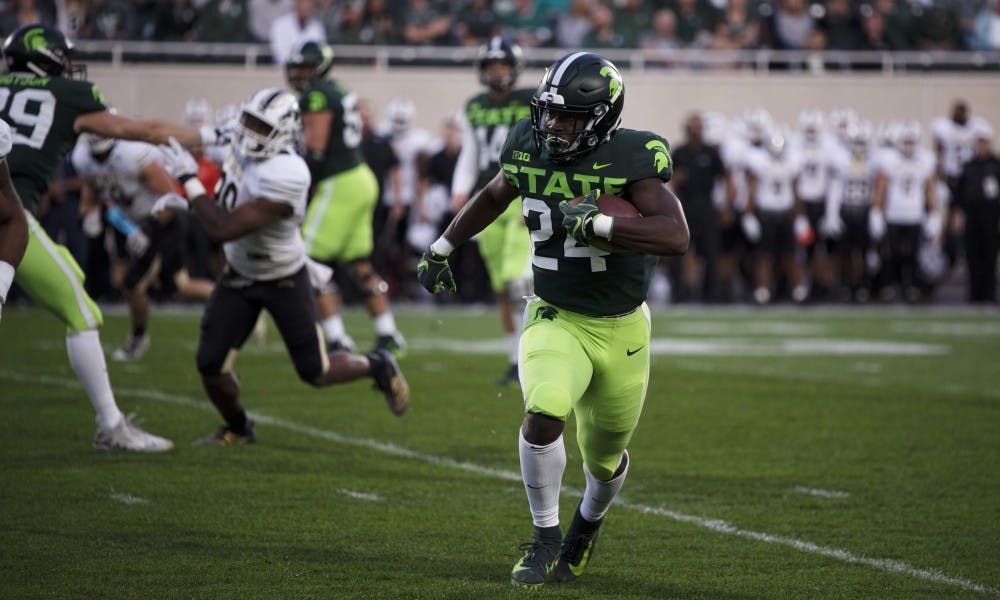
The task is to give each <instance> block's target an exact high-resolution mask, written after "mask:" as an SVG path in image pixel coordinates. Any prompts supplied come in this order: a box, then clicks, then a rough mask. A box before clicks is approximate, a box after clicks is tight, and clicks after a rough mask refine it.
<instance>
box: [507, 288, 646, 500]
mask: <svg viewBox="0 0 1000 600" xmlns="http://www.w3.org/2000/svg"><path fill="white" fill-rule="evenodd" d="M524 316H525V326H524V333H523V335H522V336H521V347H520V359H521V367H520V368H521V385H522V390H523V392H524V406H525V410H526V411H527V412H536V413H541V414H544V415H548V416H550V417H555V418H557V419H560V420H562V421H565V420H566V418H567V417H568V416H569V413H570V411H573V413H574V414H575V415H576V428H577V434H576V439H577V445H578V446H579V447H580V453H581V455H582V456H583V463H584V465H585V466H586V468H587V470H588V471H590V473H591V474H592V475H594V477H596V478H597V479H599V480H601V481H607V480H609V479H611V476H612V475H613V474H614V472H615V470H616V469H617V468H618V464H619V461H620V460H621V455H622V451H623V450H625V447H626V446H628V443H629V441H630V440H631V439H632V433H633V432H634V431H635V428H636V425H638V423H639V414H640V413H641V412H642V405H643V402H644V401H645V399H646V387H647V385H648V383H649V342H650V319H649V308H648V307H647V306H646V305H645V304H643V305H642V306H641V307H639V308H638V309H636V310H635V311H633V312H632V313H630V314H627V315H625V316H622V317H613V318H596V317H587V316H584V315H581V314H578V313H574V312H570V311H568V310H565V309H562V308H558V307H555V306H553V305H551V304H549V303H548V302H545V301H544V300H541V299H536V300H533V301H532V302H529V303H528V306H527V308H526V309H525V315H524Z"/></svg>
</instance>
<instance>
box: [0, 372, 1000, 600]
mask: <svg viewBox="0 0 1000 600" xmlns="http://www.w3.org/2000/svg"><path fill="white" fill-rule="evenodd" d="M0 379H6V380H10V381H18V382H21V383H36V384H41V385H48V386H53V387H61V388H66V389H74V390H77V389H80V386H79V384H78V383H77V382H76V381H75V380H73V379H66V378H62V377H52V376H47V375H26V374H21V373H16V372H13V371H6V370H0ZM117 393H118V395H119V396H131V397H134V398H145V399H148V400H156V401H159V402H168V403H171V404H177V405H180V406H187V407H193V408H198V409H201V410H206V411H213V412H214V410H215V409H214V408H213V407H212V406H211V405H210V404H209V403H208V402H206V401H202V400H196V399H194V398H192V397H190V396H184V395H181V394H170V393H166V392H159V391H152V390H142V389H131V388H118V390H117ZM249 416H250V417H251V418H252V419H253V420H254V421H255V422H256V423H259V424H266V425H273V426H275V427H281V428H283V429H287V430H289V431H293V432H295V433H299V434H303V435H308V436H312V437H315V438H319V439H324V440H328V441H331V442H336V443H340V444H345V445H350V446H356V447H361V448H368V449H370V450H374V451H376V452H381V453H383V454H387V455H390V456H398V457H402V458H410V459H413V460H418V461H421V462H425V463H428V464H433V465H437V466H442V467H447V468H451V469H458V470H461V471H466V472H470V473H476V474H479V475H485V476H487V477H493V478H495V479H501V480H504V481H510V482H516V483H521V475H520V473H516V472H514V471H507V470H503V469H495V468H492V467H486V466H483V465H478V464H476V463H472V462H468V461H461V460H456V459H454V458H449V457H446V456H436V455H433V454H424V453H422V452H417V451H415V450H410V449H409V448H404V447H402V446H397V445H396V444H393V443H389V442H381V441H378V440H374V439H370V438H359V437H354V436H348V435H344V434H341V433H337V432H336V431H330V430H327V429H320V428H318V427H311V426H309V425H302V424H300V423H296V422H294V421H287V420H285V419H280V418H276V417H269V416H267V415H263V414H260V413H256V412H251V413H249ZM563 491H564V492H566V494H567V495H571V496H576V497H579V496H580V495H581V493H580V490H577V489H573V488H563ZM616 504H617V505H618V506H621V507H623V508H627V509H631V510H634V511H637V512H640V513H643V514H649V515H656V516H660V517H666V518H668V519H671V520H674V521H679V522H681V523H689V524H692V525H698V526H699V527H704V528H705V529H709V530H711V531H714V532H716V533H723V534H726V535H734V536H736V537H741V538H745V539H750V540H755V541H758V542H765V543H768V544H779V545H782V546H787V547H789V548H793V549H795V550H799V551H801V552H806V553H808V554H818V555H820V556H825V557H828V558H833V559H836V560H840V561H843V562H847V563H852V564H858V565H865V566H869V567H872V568H874V569H877V570H879V571H887V572H891V573H900V574H903V575H908V576H910V577H914V578H916V579H922V580H924V581H931V582H935V583H940V584H943V585H949V586H953V587H958V588H961V589H963V590H967V591H972V592H978V593H982V594H990V595H993V596H998V597H1000V589H996V588H991V587H988V586H985V585H982V584H979V583H976V582H974V581H970V580H968V579H961V578H959V577H952V576H950V575H946V574H944V573H942V572H940V571H935V570H929V569H920V568H917V567H914V566H912V565H909V564H907V563H904V562H901V561H897V560H891V559H883V558H870V557H867V556H863V555H858V554H854V553H852V552H849V551H847V550H841V549H839V548H830V547H826V546H820V545H818V544H814V543H812V542H807V541H804V540H799V539H795V538H791V537H785V536H781V535H773V534H770V533H762V532H758V531H750V530H747V529H741V528H739V527H737V526H736V525H733V524H731V523H728V522H726V521H722V520H719V519H709V518H706V517H699V516H695V515H688V514H684V513H679V512H676V511H672V510H670V509H667V508H663V507H658V506H650V505H646V504H640V503H638V502H631V501H629V500H627V499H625V498H623V497H619V498H617V499H616Z"/></svg>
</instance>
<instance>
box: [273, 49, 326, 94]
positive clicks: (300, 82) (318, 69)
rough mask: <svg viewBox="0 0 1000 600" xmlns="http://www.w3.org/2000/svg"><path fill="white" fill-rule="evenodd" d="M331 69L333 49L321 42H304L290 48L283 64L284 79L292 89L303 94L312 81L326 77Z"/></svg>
mask: <svg viewBox="0 0 1000 600" xmlns="http://www.w3.org/2000/svg"><path fill="white" fill-rule="evenodd" d="M331 67H333V48H331V47H330V46H327V45H326V44H324V43H323V42H317V41H314V40H304V41H301V42H299V43H298V44H296V45H295V47H294V48H292V54H291V55H290V56H289V57H288V60H287V61H286V62H285V78H286V79H287V80H288V85H289V86H291V87H292V89H294V90H297V91H299V92H303V91H305V90H306V88H308V87H309V86H310V85H311V84H312V83H313V82H314V81H319V80H321V79H323V78H324V77H326V74H327V73H329V72H330V68H331Z"/></svg>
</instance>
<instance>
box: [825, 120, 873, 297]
mask: <svg viewBox="0 0 1000 600" xmlns="http://www.w3.org/2000/svg"><path fill="white" fill-rule="evenodd" d="M847 142H848V149H847V150H848V151H847V152H844V153H841V154H839V156H838V158H837V160H836V162H835V163H834V165H833V173H832V176H831V181H830V189H829V197H828V199H827V207H828V212H829V216H828V217H827V218H828V219H839V222H837V223H836V225H827V226H826V228H825V229H826V230H827V231H832V230H839V231H840V237H839V239H838V242H837V257H838V261H839V269H838V271H839V276H840V284H841V286H842V290H843V291H842V293H841V296H842V299H843V300H854V301H856V302H866V301H867V300H868V297H869V294H870V293H871V281H870V280H871V277H872V276H873V275H874V273H871V272H870V269H869V268H868V262H869V261H868V256H869V253H870V252H875V249H874V247H873V246H872V244H871V236H870V235H869V231H868V211H869V210H871V205H872V196H873V194H874V191H875V177H876V174H877V170H876V169H877V164H876V161H875V156H874V155H875V153H874V151H873V149H872V125H871V123H869V122H868V121H863V120H859V121H858V122H857V123H855V124H853V125H852V126H851V129H850V131H849V132H848V133H847Z"/></svg>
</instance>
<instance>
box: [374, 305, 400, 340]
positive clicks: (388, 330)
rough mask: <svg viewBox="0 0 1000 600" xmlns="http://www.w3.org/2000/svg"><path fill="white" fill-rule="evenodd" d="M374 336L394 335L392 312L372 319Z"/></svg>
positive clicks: (394, 326)
mask: <svg viewBox="0 0 1000 600" xmlns="http://www.w3.org/2000/svg"><path fill="white" fill-rule="evenodd" d="M374 324H375V335H392V334H394V333H396V319H395V318H394V317H393V316H392V311H390V310H387V311H385V312H384V313H382V314H380V315H379V316H377V317H375V319H374Z"/></svg>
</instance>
